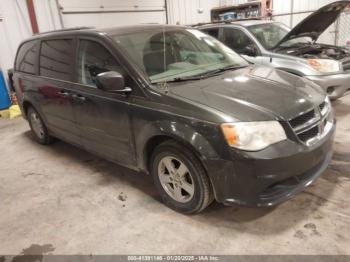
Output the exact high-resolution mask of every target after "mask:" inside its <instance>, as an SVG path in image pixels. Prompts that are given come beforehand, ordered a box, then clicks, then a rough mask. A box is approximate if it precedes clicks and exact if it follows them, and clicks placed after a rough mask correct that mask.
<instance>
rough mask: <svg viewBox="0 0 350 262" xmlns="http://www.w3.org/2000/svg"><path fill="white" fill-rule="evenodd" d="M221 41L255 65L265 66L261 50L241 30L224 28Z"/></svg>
mask: <svg viewBox="0 0 350 262" xmlns="http://www.w3.org/2000/svg"><path fill="white" fill-rule="evenodd" d="M220 41H222V42H223V43H225V45H227V46H228V47H230V48H231V49H232V50H234V51H236V52H237V53H238V54H240V55H241V56H243V57H244V58H245V59H246V60H247V61H249V62H251V63H254V64H264V63H265V59H266V58H265V57H263V56H261V55H260V50H259V49H258V47H257V45H256V44H255V43H254V41H253V40H252V39H251V38H250V37H249V36H248V35H247V34H246V33H245V32H243V31H242V30H241V29H238V28H232V27H224V28H223V31H222V33H221V35H220Z"/></svg>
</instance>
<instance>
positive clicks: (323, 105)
mask: <svg viewBox="0 0 350 262" xmlns="http://www.w3.org/2000/svg"><path fill="white" fill-rule="evenodd" d="M325 106H326V102H323V103H321V104H320V105H319V108H320V110H321V111H322V110H323V109H324V108H325Z"/></svg>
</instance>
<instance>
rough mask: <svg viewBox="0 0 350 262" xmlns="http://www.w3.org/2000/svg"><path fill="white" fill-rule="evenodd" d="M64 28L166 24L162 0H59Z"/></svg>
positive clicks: (163, 0)
mask: <svg viewBox="0 0 350 262" xmlns="http://www.w3.org/2000/svg"><path fill="white" fill-rule="evenodd" d="M59 5H60V7H61V12H62V20H63V24H64V27H76V26H95V27H99V28H101V27H111V26H118V25H129V24H140V23H166V9H165V0H147V1H145V0H124V1H115V0H101V1H96V0H59Z"/></svg>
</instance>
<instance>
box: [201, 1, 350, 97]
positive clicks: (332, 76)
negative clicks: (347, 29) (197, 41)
mask: <svg viewBox="0 0 350 262" xmlns="http://www.w3.org/2000/svg"><path fill="white" fill-rule="evenodd" d="M348 5H349V1H338V2H334V3H331V4H329V5H326V6H324V7H322V8H321V9H319V10H318V11H316V12H314V13H313V14H311V15H310V16H308V17H307V18H305V19H304V20H303V21H301V22H300V23H299V24H298V25H297V26H296V27H294V28H293V29H292V30H290V29H289V28H288V27H287V26H285V25H283V24H281V23H278V22H272V21H264V20H246V21H237V22H232V23H227V24H211V25H204V26H200V27H198V28H199V29H200V30H202V31H204V32H206V33H208V34H210V35H211V36H214V37H216V38H218V39H219V40H220V41H222V42H223V43H225V44H226V45H227V46H229V47H230V48H232V49H233V50H235V51H236V52H238V53H239V54H241V55H242V56H243V57H244V58H246V59H247V60H248V61H250V62H252V63H256V64H261V65H269V66H273V67H275V68H278V69H281V70H284V71H287V72H290V73H292V74H296V75H299V76H304V77H306V78H308V79H310V80H312V81H314V82H315V83H317V84H318V85H320V86H321V87H323V89H324V90H325V91H326V92H327V94H328V95H329V97H330V98H331V99H337V98H339V97H342V96H344V95H346V94H348V93H349V92H350V71H349V70H350V50H349V49H347V48H345V47H344V48H343V47H336V46H331V45H325V44H319V43H317V39H318V37H319V36H320V35H321V34H322V33H323V32H324V31H325V30H326V29H327V28H328V27H329V26H330V25H331V24H332V23H333V22H334V21H335V20H336V19H337V17H338V16H339V15H340V13H341V12H342V11H343V10H344V9H345V8H346V7H347V6H348Z"/></svg>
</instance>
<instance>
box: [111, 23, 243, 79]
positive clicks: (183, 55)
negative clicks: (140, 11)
mask: <svg viewBox="0 0 350 262" xmlns="http://www.w3.org/2000/svg"><path fill="white" fill-rule="evenodd" d="M112 38H113V40H114V41H115V42H116V43H117V44H118V45H119V46H121V47H122V49H124V50H125V53H126V54H127V55H128V56H129V57H130V58H131V59H132V60H133V62H134V63H136V64H137V66H138V67H139V68H140V69H142V70H143V71H144V73H145V74H146V75H147V76H148V77H149V78H150V80H151V82H152V83H157V82H166V81H173V80H175V79H179V78H188V77H194V76H201V75H203V74H206V73H209V72H212V71H216V70H219V69H224V68H227V67H236V66H237V67H241V66H246V65H248V63H247V62H246V61H245V60H244V59H243V58H242V57H240V56H239V55H238V54H236V53H235V52H234V51H232V50H231V49H230V48H228V47H226V46H225V45H224V44H222V43H221V42H219V41H218V40H216V39H215V38H212V37H211V36H208V35H206V34H204V33H202V32H200V31H198V30H195V29H181V28H180V29H178V28H177V29H174V30H169V29H166V31H165V32H163V30H162V29H161V28H160V29H152V30H149V29H148V30H147V29H146V30H144V31H142V32H132V33H128V34H123V35H114V36H112Z"/></svg>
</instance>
